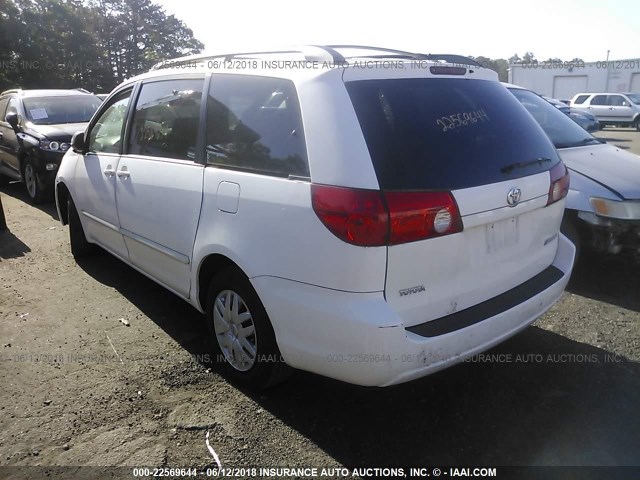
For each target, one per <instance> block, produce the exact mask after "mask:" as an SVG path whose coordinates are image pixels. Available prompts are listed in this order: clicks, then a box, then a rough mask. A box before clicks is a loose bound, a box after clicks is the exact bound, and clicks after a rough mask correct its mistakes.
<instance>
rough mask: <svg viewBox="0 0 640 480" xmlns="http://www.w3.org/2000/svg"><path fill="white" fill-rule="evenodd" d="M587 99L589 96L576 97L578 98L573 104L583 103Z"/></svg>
mask: <svg viewBox="0 0 640 480" xmlns="http://www.w3.org/2000/svg"><path fill="white" fill-rule="evenodd" d="M587 98H589V95H578V98H576V100H575V102H574V103H577V104H581V103H584V101H585V100H586V99H587Z"/></svg>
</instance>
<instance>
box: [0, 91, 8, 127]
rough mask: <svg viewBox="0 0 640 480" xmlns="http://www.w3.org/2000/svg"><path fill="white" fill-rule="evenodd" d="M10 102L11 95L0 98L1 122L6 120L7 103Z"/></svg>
mask: <svg viewBox="0 0 640 480" xmlns="http://www.w3.org/2000/svg"><path fill="white" fill-rule="evenodd" d="M8 102H9V97H4V98H0V122H4V117H5V114H4V112H6V111H7V103H8Z"/></svg>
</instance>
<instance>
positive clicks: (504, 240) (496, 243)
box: [485, 217, 518, 253]
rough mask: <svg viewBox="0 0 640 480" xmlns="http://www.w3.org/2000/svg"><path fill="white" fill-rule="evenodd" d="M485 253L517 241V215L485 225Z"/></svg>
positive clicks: (493, 251)
mask: <svg viewBox="0 0 640 480" xmlns="http://www.w3.org/2000/svg"><path fill="white" fill-rule="evenodd" d="M485 236H486V239H487V253H495V252H497V251H499V250H503V249H505V248H509V247H512V246H514V245H516V244H517V243H518V217H512V218H507V219H506V220H501V221H499V222H495V223H491V224H489V225H486V226H485Z"/></svg>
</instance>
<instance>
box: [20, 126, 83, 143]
mask: <svg viewBox="0 0 640 480" xmlns="http://www.w3.org/2000/svg"><path fill="white" fill-rule="evenodd" d="M87 125H88V122H87V123H62V124H58V125H34V124H31V125H29V130H32V131H34V132H36V133H38V134H40V135H44V136H45V137H47V138H49V139H51V140H58V141H63V142H68V141H70V140H71V137H72V136H73V134H74V133H76V132H79V131H82V130H84V129H85V128H87Z"/></svg>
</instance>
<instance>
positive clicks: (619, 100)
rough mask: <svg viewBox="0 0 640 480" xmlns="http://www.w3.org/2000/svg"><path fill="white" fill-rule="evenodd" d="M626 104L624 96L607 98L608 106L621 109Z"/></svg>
mask: <svg viewBox="0 0 640 480" xmlns="http://www.w3.org/2000/svg"><path fill="white" fill-rule="evenodd" d="M624 104H625V101H624V97H623V96H622V95H609V96H608V97H607V105H611V106H614V107H621V106H623V105H624Z"/></svg>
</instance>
